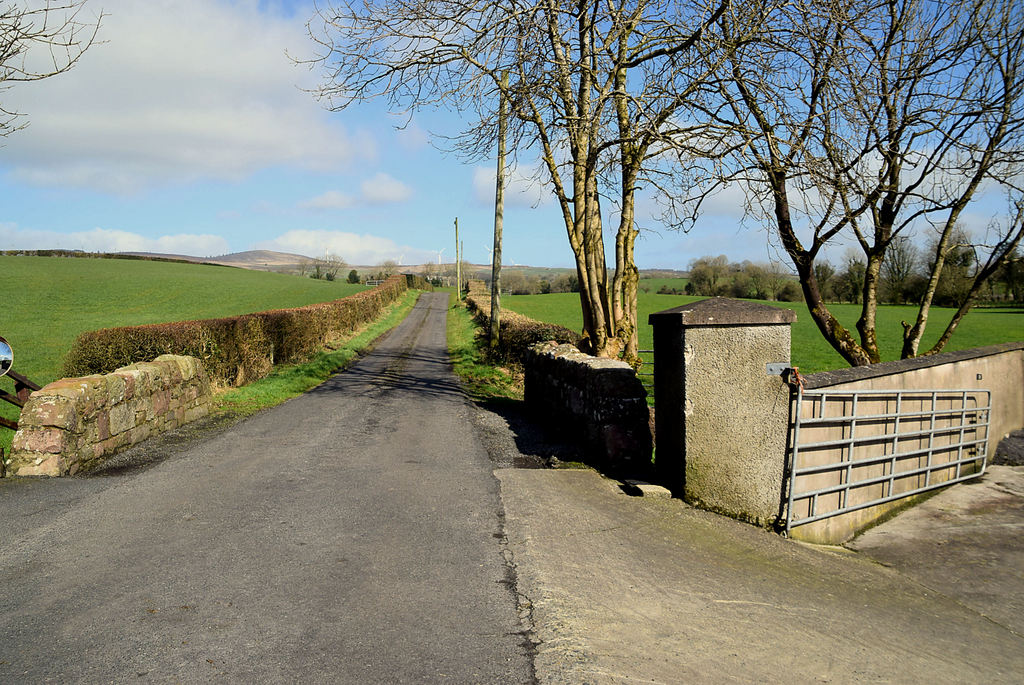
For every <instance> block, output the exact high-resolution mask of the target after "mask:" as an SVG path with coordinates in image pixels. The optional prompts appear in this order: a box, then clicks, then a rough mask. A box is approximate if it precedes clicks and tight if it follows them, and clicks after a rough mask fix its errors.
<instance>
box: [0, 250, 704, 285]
mask: <svg viewBox="0 0 1024 685" xmlns="http://www.w3.org/2000/svg"><path fill="white" fill-rule="evenodd" d="M0 254H7V255H19V254H33V255H38V256H65V257H86V258H88V257H115V258H117V257H120V258H125V257H128V258H131V257H137V258H139V259H158V260H170V261H181V262H193V263H196V264H219V265H221V266H233V267H237V268H240V269H253V270H255V271H277V272H282V273H299V272H301V269H300V266H301V265H303V264H304V263H306V262H309V261H310V260H311V258H310V257H307V256H306V255H301V254H293V253H291V252H275V251H273V250H246V251H245V252H232V253H231V254H224V255H218V256H216V257H195V256H192V255H183V254H169V253H163V252H116V253H113V254H103V253H90V252H83V251H81V250H62V249H54V250H3V251H0ZM438 267H440V270H441V271H443V272H445V273H447V272H449V271H454V264H453V263H452V262H446V263H444V264H441V265H435V264H433V263H431V264H430V265H429V267H428V265H425V264H401V265H399V266H398V270H399V271H401V272H405V273H420V274H422V273H424V272H425V271H427V270H428V269H429V270H430V272H431V273H434V274H436V273H437V270H438ZM379 268H380V267H379V265H366V264H347V265H346V266H345V269H346V270H347V269H355V270H357V271H358V272H359V273H360V274H364V273H374V272H376V271H377V270H378V269H379ZM466 268H467V271H468V274H469V277H470V278H483V279H489V278H490V273H491V265H490V264H467V265H466ZM502 271H503V272H505V273H514V272H518V273H521V274H523V275H524V276H526V277H537V278H540V279H545V280H553V279H554V278H557V277H558V276H560V275H562V274H574V273H576V269H575V268H573V267H546V266H529V265H526V264H505V265H503V266H502ZM688 275H689V274H688V273H687V272H686V271H679V270H675V269H640V278H642V279H643V278H659V279H661V278H685V277H687V276H688Z"/></svg>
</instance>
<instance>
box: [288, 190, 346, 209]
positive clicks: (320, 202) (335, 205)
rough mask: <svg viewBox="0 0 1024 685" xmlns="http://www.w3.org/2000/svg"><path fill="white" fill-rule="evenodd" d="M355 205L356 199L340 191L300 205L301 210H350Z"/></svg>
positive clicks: (317, 197) (304, 201)
mask: <svg viewBox="0 0 1024 685" xmlns="http://www.w3.org/2000/svg"><path fill="white" fill-rule="evenodd" d="M354 204H355V198H353V197H352V196H351V195H349V194H348V193H343V192H341V191H340V190H328V191H327V192H326V193H322V194H320V195H317V196H316V197H312V198H310V199H308V200H303V201H302V202H300V203H299V209H317V210H320V209H348V208H349V207H351V206H353V205H354Z"/></svg>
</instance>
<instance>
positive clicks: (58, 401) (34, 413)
mask: <svg viewBox="0 0 1024 685" xmlns="http://www.w3.org/2000/svg"><path fill="white" fill-rule="evenodd" d="M210 401H211V393H210V379H209V377H208V376H207V373H206V369H205V368H204V367H203V364H202V362H200V361H199V360H198V359H196V358H195V357H183V356H177V355H169V354H165V355H162V356H160V357H157V358H156V359H155V360H154V361H152V362H141V363H138V364H132V365H130V366H125V367H122V368H119V369H117V370H115V371H114V372H112V373H109V374H106V375H95V376H84V377H81V378H64V379H61V380H58V381H54V382H53V383H50V384H49V385H47V386H45V387H43V388H42V389H41V390H37V391H36V392H34V393H32V396H31V397H30V398H29V400H28V402H27V403H26V404H25V407H24V408H23V409H22V411H21V418H20V419H19V421H18V432H17V433H16V434H15V436H14V442H13V444H12V446H11V447H12V449H11V456H10V460H9V463H8V465H7V472H8V473H9V474H11V475H15V476H66V475H74V474H76V473H79V472H83V471H88V470H89V469H92V468H95V467H97V466H99V465H100V464H101V463H103V461H104V460H105V459H107V458H108V457H110V456H111V455H113V454H114V453H116V452H118V451H120V450H122V449H125V448H127V447H130V446H132V445H135V444H138V443H140V442H142V441H143V440H145V439H146V438H148V437H150V436H153V435H157V434H159V433H163V432H165V431H169V430H172V429H174V428H177V427H178V426H181V425H184V424H186V423H189V422H190V421H194V420H196V419H198V418H201V417H203V416H206V415H207V414H208V413H209V411H210Z"/></svg>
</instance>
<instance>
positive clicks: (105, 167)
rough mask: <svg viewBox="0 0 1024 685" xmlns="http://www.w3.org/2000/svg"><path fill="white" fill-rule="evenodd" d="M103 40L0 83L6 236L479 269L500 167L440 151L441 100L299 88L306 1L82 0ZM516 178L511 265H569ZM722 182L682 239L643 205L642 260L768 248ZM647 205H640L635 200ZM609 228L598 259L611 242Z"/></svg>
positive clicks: (21, 245)
mask: <svg viewBox="0 0 1024 685" xmlns="http://www.w3.org/2000/svg"><path fill="white" fill-rule="evenodd" d="M86 7H87V11H91V12H98V11H100V10H101V9H102V11H103V12H104V13H106V14H107V15H108V16H106V17H105V19H104V20H103V23H102V27H101V33H100V39H101V40H102V41H104V42H103V43H102V44H99V45H96V46H94V47H93V48H92V49H90V50H89V52H87V53H86V54H85V56H84V57H83V59H82V61H81V62H80V63H79V64H78V65H77V66H76V67H75V68H74V69H72V70H71V71H70V72H68V73H66V74H63V75H60V76H58V77H56V78H53V79H49V80H46V81H41V82H37V83H26V84H15V85H14V86H13V87H12V88H11V89H10V90H8V91H6V92H3V94H2V101H0V104H2V105H3V106H4V107H5V108H6V109H8V110H14V111H18V112H22V113H24V114H25V117H24V119H23V123H27V124H28V127H27V128H26V129H25V130H22V131H19V132H16V133H14V134H12V135H11V136H9V137H8V138H6V139H5V140H3V141H2V147H0V197H2V198H3V202H2V203H0V207H2V209H0V249H32V248H53V247H62V248H69V249H83V250H91V251H138V250H144V251H155V252H175V253H183V254H192V255H198V256H207V255H217V254H223V253H227V252H237V251H242V250H250V249H274V250H281V251H285V252H295V253H300V254H306V255H311V256H313V255H318V254H323V252H324V251H330V252H333V253H335V254H338V255H340V256H341V257H342V258H344V259H345V260H346V261H347V262H349V263H350V264H370V265H372V264H378V263H380V262H381V261H383V260H385V259H395V260H401V261H402V263H404V264H415V263H422V262H423V261H426V260H428V259H429V260H436V259H437V254H438V251H440V250H442V249H444V253H443V257H442V258H443V259H445V260H451V259H453V254H454V239H453V221H454V219H455V217H458V218H459V224H460V229H461V231H462V234H463V242H464V245H465V249H466V258H467V259H468V260H469V261H472V262H474V263H488V262H489V260H490V257H489V254H488V248H489V247H490V245H491V232H492V228H493V197H494V187H493V178H494V163H493V161H491V162H490V163H489V164H488V163H480V164H469V163H464V162H462V161H460V160H459V159H457V158H455V157H453V156H451V155H446V154H444V153H442V152H440V151H439V150H438V149H437V148H436V147H434V146H433V145H432V144H431V134H432V133H439V134H442V135H443V134H446V133H447V134H452V133H455V132H456V131H458V130H459V120H458V119H457V117H455V116H454V115H452V114H448V113H444V112H433V113H427V114H423V115H417V116H416V117H415V118H414V119H413V120H412V122H411V124H410V125H409V126H408V127H407V128H406V129H405V130H401V131H399V130H396V129H395V126H396V124H400V123H402V122H403V121H404V119H401V118H395V117H392V116H389V114H388V113H387V112H386V111H384V110H383V109H382V108H381V106H379V105H376V104H367V105H358V106H353V107H351V108H349V109H347V110H345V111H343V112H340V113H330V112H327V111H326V110H324V109H323V107H322V106H321V105H320V104H319V103H318V102H316V101H315V100H314V98H313V97H312V96H311V95H310V94H309V93H307V92H304V91H303V90H302V88H303V87H306V88H309V87H312V86H314V85H316V82H317V81H316V78H317V75H316V74H314V73H310V72H309V70H307V69H305V68H303V67H297V66H296V65H295V64H294V63H293V62H292V61H291V60H290V59H289V58H288V56H287V55H286V51H287V53H289V54H291V55H294V56H296V57H303V56H309V55H311V54H312V51H313V46H312V44H311V43H310V41H309V39H308V37H307V35H306V30H305V22H306V21H307V20H308V18H309V17H310V16H311V15H312V9H311V6H310V5H309V4H308V3H304V2H273V1H270V2H267V1H257V0H146V1H145V2H140V1H139V0H88V2H87V5H86ZM524 176H525V174H519V176H518V178H517V179H516V180H515V181H514V182H513V183H512V186H511V187H510V189H509V190H508V191H506V202H507V205H506V213H505V250H504V255H505V263H507V264H508V263H517V264H531V265H538V266H571V265H572V263H573V261H572V253H571V251H570V249H569V246H568V242H567V239H566V237H565V233H564V228H563V227H562V222H561V218H560V216H559V214H558V212H557V211H556V207H555V205H554V203H553V202H551V201H550V199H549V198H548V194H547V193H546V191H545V190H544V189H543V188H540V187H537V186H535V185H532V184H530V183H528V182H527V181H525V180H524ZM742 204H743V203H742V197H740V196H738V194H737V193H726V194H723V195H722V196H720V197H718V198H716V199H715V200H714V201H713V202H712V203H711V204H710V205H709V207H708V209H707V210H706V212H705V215H704V217H703V218H702V219H701V221H700V223H699V224H698V225H697V226H696V227H695V228H694V229H693V230H692V231H691V232H690V233H688V234H682V233H677V232H673V231H668V230H662V229H660V227H659V225H658V223H657V221H655V220H654V219H652V218H651V216H650V215H647V216H645V215H644V214H643V212H642V211H641V213H640V216H639V218H640V221H641V227H642V228H643V229H645V230H644V232H643V234H642V237H641V240H640V241H639V242H638V245H637V255H636V256H637V263H638V265H639V266H640V267H641V268H676V269H684V268H686V266H687V264H688V263H689V262H690V260H692V259H694V258H696V257H700V256H702V255H709V254H710V255H715V254H723V253H724V254H727V255H728V256H729V257H730V258H731V259H733V260H737V261H739V260H743V259H750V260H753V261H767V260H768V259H772V258H776V257H777V256H778V252H777V251H776V250H773V249H772V248H771V247H770V246H769V244H768V237H767V233H766V231H764V230H763V229H758V228H756V227H753V228H745V229H744V228H740V220H741V218H742ZM642 209H643V207H641V210H642ZM612 247H613V244H612V240H611V239H610V238H609V240H608V254H609V255H611V254H612Z"/></svg>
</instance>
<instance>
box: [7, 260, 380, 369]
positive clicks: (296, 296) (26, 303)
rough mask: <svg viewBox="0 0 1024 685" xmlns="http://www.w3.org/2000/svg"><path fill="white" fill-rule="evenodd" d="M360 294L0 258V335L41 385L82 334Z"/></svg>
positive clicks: (115, 263)
mask: <svg viewBox="0 0 1024 685" xmlns="http://www.w3.org/2000/svg"><path fill="white" fill-rule="evenodd" d="M364 289H365V287H364V286H362V285H350V284H348V283H342V282H340V281H334V282H328V281H314V280H313V279H311V278H300V277H299V276H292V275H287V274H276V273H269V272H262V271H248V270H244V269H234V268H230V267H222V266H210V265H200V264H177V263H167V262H150V261H140V260H127V259H66V258H60V257H9V256H0V293H2V297H3V308H2V309H0V336H3V337H4V338H7V340H8V342H10V343H11V347H13V348H14V369H15V370H16V371H18V372H19V373H21V374H23V375H25V376H28V377H29V378H31V379H32V380H34V381H36V382H38V383H43V384H45V383H49V382H50V381H52V380H55V379H56V378H57V375H58V373H59V372H60V367H61V364H62V362H63V360H64V355H65V354H66V353H67V350H68V348H69V347H70V345H71V342H72V341H73V340H74V339H75V337H76V336H77V335H78V334H79V333H82V332H83V331H91V330H96V329H99V328H111V327H115V326H134V325H139V324H146V323H163V322H168V321H183V320H187V319H209V318H216V317H222V316H234V315H237V314H247V313H250V312H256V311H262V310H266V309H277V308H281V307H299V306H302V305H307V304H312V303H314V302H327V301H329V300H335V299H338V298H340V297H345V296H346V295H351V294H352V293H355V292H359V291H360V290H364Z"/></svg>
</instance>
